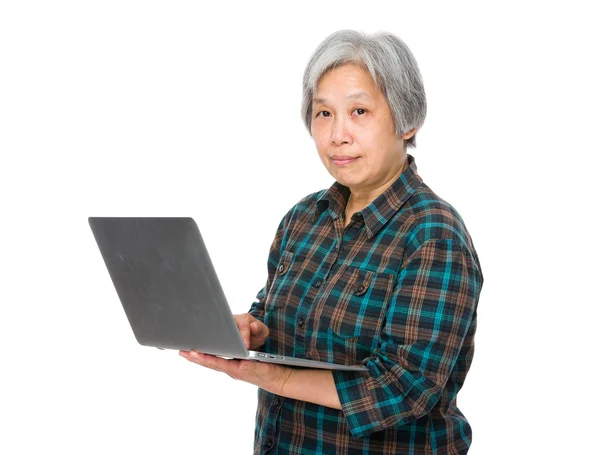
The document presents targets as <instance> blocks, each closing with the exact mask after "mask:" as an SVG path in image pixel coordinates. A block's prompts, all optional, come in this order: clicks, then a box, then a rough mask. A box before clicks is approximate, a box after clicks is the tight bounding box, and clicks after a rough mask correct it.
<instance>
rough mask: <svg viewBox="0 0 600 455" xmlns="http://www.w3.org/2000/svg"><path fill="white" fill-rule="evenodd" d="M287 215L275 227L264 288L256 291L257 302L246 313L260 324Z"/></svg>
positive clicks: (277, 261)
mask: <svg viewBox="0 0 600 455" xmlns="http://www.w3.org/2000/svg"><path fill="white" fill-rule="evenodd" d="M289 215H290V212H288V213H287V214H286V215H285V216H284V217H283V219H282V220H281V222H280V223H279V226H278V227H277V232H276V233H275V238H274V239H273V242H272V243H271V248H270V249H269V257H268V260H267V282H266V284H265V286H264V287H263V288H262V289H261V290H260V291H258V294H256V300H257V301H256V302H253V303H252V305H251V306H250V310H249V311H248V313H250V314H251V315H252V316H254V317H255V318H256V319H258V320H259V321H261V322H264V317H265V306H264V304H265V298H266V297H267V292H268V291H269V288H270V287H271V283H272V282H273V277H274V276H275V272H276V270H277V264H278V263H279V256H280V254H281V244H282V241H283V235H284V232H285V225H286V220H287V218H288V216H289Z"/></svg>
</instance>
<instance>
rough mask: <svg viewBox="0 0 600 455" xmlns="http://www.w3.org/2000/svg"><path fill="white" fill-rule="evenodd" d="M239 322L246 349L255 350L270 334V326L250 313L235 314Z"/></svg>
mask: <svg viewBox="0 0 600 455" xmlns="http://www.w3.org/2000/svg"><path fill="white" fill-rule="evenodd" d="M233 318H234V319H235V323H236V324H237V327H238V330H239V331H240V335H242V340H244V346H246V349H250V350H255V349H258V348H260V347H261V346H262V345H263V344H265V340H266V339H267V337H268V336H269V328H268V327H267V326H266V325H265V324H263V323H262V322H261V321H259V320H258V319H256V318H255V317H254V316H252V315H251V314H250V313H242V314H236V315H234V316H233Z"/></svg>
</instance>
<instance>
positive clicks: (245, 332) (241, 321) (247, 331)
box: [236, 317, 251, 349]
mask: <svg viewBox="0 0 600 455" xmlns="http://www.w3.org/2000/svg"><path fill="white" fill-rule="evenodd" d="M236 322H237V326H238V330H239V331H240V335H241V336H242V340H243V341H244V346H245V347H246V349H248V348H249V347H250V335H251V328H250V323H249V321H248V318H245V317H244V318H238V319H237V320H236Z"/></svg>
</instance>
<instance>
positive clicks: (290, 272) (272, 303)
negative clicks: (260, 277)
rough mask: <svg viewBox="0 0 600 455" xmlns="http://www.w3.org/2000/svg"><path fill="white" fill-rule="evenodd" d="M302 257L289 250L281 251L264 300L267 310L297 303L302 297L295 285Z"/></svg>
mask: <svg viewBox="0 0 600 455" xmlns="http://www.w3.org/2000/svg"><path fill="white" fill-rule="evenodd" d="M304 259H305V257H304V256H300V255H296V254H294V253H293V252H291V251H284V252H283V253H281V256H280V258H279V263H278V264H277V268H276V269H275V275H274V276H273V282H272V283H271V287H270V288H269V291H268V293H267V297H266V300H265V309H266V310H267V311H272V310H275V309H277V308H282V307H284V306H286V305H289V304H292V305H298V302H299V301H300V298H301V297H302V291H301V290H299V289H298V286H297V285H298V278H299V276H300V273H301V271H302V265H303V263H304ZM294 289H295V291H294Z"/></svg>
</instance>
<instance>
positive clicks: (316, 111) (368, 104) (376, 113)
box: [311, 64, 414, 193]
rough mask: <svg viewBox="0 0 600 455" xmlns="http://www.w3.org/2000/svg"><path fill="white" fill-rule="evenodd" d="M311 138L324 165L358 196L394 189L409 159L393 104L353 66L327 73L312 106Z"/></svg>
mask: <svg viewBox="0 0 600 455" xmlns="http://www.w3.org/2000/svg"><path fill="white" fill-rule="evenodd" d="M311 134H312V137H313V140H314V141H315V145H316V146H317V150H318V152H319V156H320V158H321V161H322V162H323V164H324V165H325V167H326V168H327V170H328V171H329V173H330V174H331V175H332V177H333V178H334V179H336V180H337V181H338V182H340V183H341V184H342V185H345V186H347V187H349V188H350V190H351V191H352V192H353V193H354V192H364V193H367V192H376V191H377V189H378V188H381V187H383V186H386V184H387V185H388V186H389V185H390V184H391V183H392V181H393V180H392V179H393V178H394V177H395V176H397V175H399V174H400V172H401V170H402V166H403V164H404V162H405V160H406V149H405V146H404V140H406V139H409V138H410V137H411V136H412V135H413V134H414V130H413V131H411V132H410V133H407V134H406V135H404V136H402V137H399V136H396V135H395V133H394V122H393V119H392V113H391V111H390V108H389V106H388V104H387V101H386V99H385V97H384V95H383V93H382V92H381V90H380V89H379V88H378V87H377V85H376V84H375V83H374V82H373V80H372V79H371V75H370V74H369V73H368V71H366V70H365V69H363V68H362V67H360V66H357V65H354V64H347V65H343V66H340V67H337V68H335V69H332V70H330V71H329V72H327V73H326V74H325V75H324V76H323V77H322V78H321V80H320V81H319V84H318V86H317V91H316V93H315V95H314V98H313V103H312V123H311Z"/></svg>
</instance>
